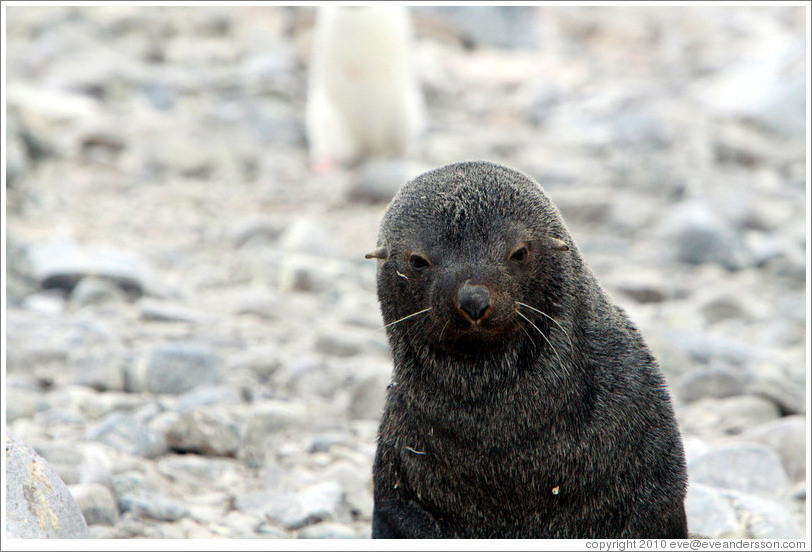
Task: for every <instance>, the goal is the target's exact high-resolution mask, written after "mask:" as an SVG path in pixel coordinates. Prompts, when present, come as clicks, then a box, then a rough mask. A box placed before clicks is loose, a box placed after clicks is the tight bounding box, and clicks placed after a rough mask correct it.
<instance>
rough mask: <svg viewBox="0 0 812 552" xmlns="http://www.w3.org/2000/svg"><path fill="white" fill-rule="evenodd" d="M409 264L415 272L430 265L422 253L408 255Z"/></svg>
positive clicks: (421, 270)
mask: <svg viewBox="0 0 812 552" xmlns="http://www.w3.org/2000/svg"><path fill="white" fill-rule="evenodd" d="M409 265H410V266H411V267H412V270H414V271H415V272H423V271H424V270H426V269H427V268H428V267H430V266H431V263H430V262H429V260H428V259H427V258H425V257H423V256H422V255H418V254H417V253H412V254H411V255H409Z"/></svg>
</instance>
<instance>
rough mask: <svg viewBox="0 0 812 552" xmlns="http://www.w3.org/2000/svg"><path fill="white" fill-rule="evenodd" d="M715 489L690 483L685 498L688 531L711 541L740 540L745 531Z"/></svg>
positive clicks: (718, 491) (730, 507)
mask: <svg viewBox="0 0 812 552" xmlns="http://www.w3.org/2000/svg"><path fill="white" fill-rule="evenodd" d="M722 492H723V491H721V490H719V489H717V488H715V487H709V486H707V485H702V484H701V483H694V482H692V483H691V484H690V485H689V486H688V495H687V496H686V497H685V514H686V516H687V517H688V531H689V532H690V533H693V534H696V535H702V536H703V537H707V538H711V539H737V538H738V539H740V538H744V537H745V536H746V534H747V533H746V530H745V528H744V527H742V526H741V525H740V524H739V521H738V518H737V516H736V511H735V510H734V509H733V506H731V505H730V502H729V501H728V500H727V499H726V498H725V497H724V496H723V495H722Z"/></svg>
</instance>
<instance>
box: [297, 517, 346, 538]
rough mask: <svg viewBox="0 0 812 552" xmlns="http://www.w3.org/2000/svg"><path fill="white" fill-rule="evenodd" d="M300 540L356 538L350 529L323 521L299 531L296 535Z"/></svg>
mask: <svg viewBox="0 0 812 552" xmlns="http://www.w3.org/2000/svg"><path fill="white" fill-rule="evenodd" d="M296 536H297V537H298V538H300V539H355V538H357V536H356V534H355V531H354V530H353V529H352V527H348V526H346V525H342V524H340V523H334V522H330V521H325V522H322V523H317V524H315V525H310V526H308V527H305V528H304V529H302V530H301V531H299V532H298V533H297V535H296Z"/></svg>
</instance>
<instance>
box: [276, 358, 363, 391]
mask: <svg viewBox="0 0 812 552" xmlns="http://www.w3.org/2000/svg"><path fill="white" fill-rule="evenodd" d="M350 370H351V368H350V367H349V366H347V365H345V364H342V363H340V362H339V359H337V360H333V361H331V362H327V361H324V362H322V361H319V360H316V359H311V358H306V357H305V358H300V359H297V360H296V361H294V362H291V363H289V364H285V365H283V366H282V368H280V369H279V370H278V371H277V372H276V374H274V378H273V382H274V383H275V384H277V385H278V386H280V387H281V388H283V389H286V390H288V391H290V392H291V393H293V394H294V395H296V396H317V397H322V398H332V397H334V396H335V394H336V393H335V392H336V390H337V389H343V388H344V387H345V384H346V383H347V382H348V381H349V379H350V377H351V371H350Z"/></svg>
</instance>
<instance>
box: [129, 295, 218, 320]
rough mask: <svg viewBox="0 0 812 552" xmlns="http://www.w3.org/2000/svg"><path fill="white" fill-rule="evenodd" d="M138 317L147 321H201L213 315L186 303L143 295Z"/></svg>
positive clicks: (139, 304)
mask: <svg viewBox="0 0 812 552" xmlns="http://www.w3.org/2000/svg"><path fill="white" fill-rule="evenodd" d="M138 317H139V318H140V319H141V320H145V321H147V322H192V323H200V322H204V321H207V320H208V319H210V318H211V317H210V316H208V315H207V314H206V313H205V312H202V311H199V310H196V309H192V308H189V307H187V306H185V305H182V304H178V303H173V302H170V301H163V300H157V299H152V298H149V297H143V298H141V299H140V300H139V301H138Z"/></svg>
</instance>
